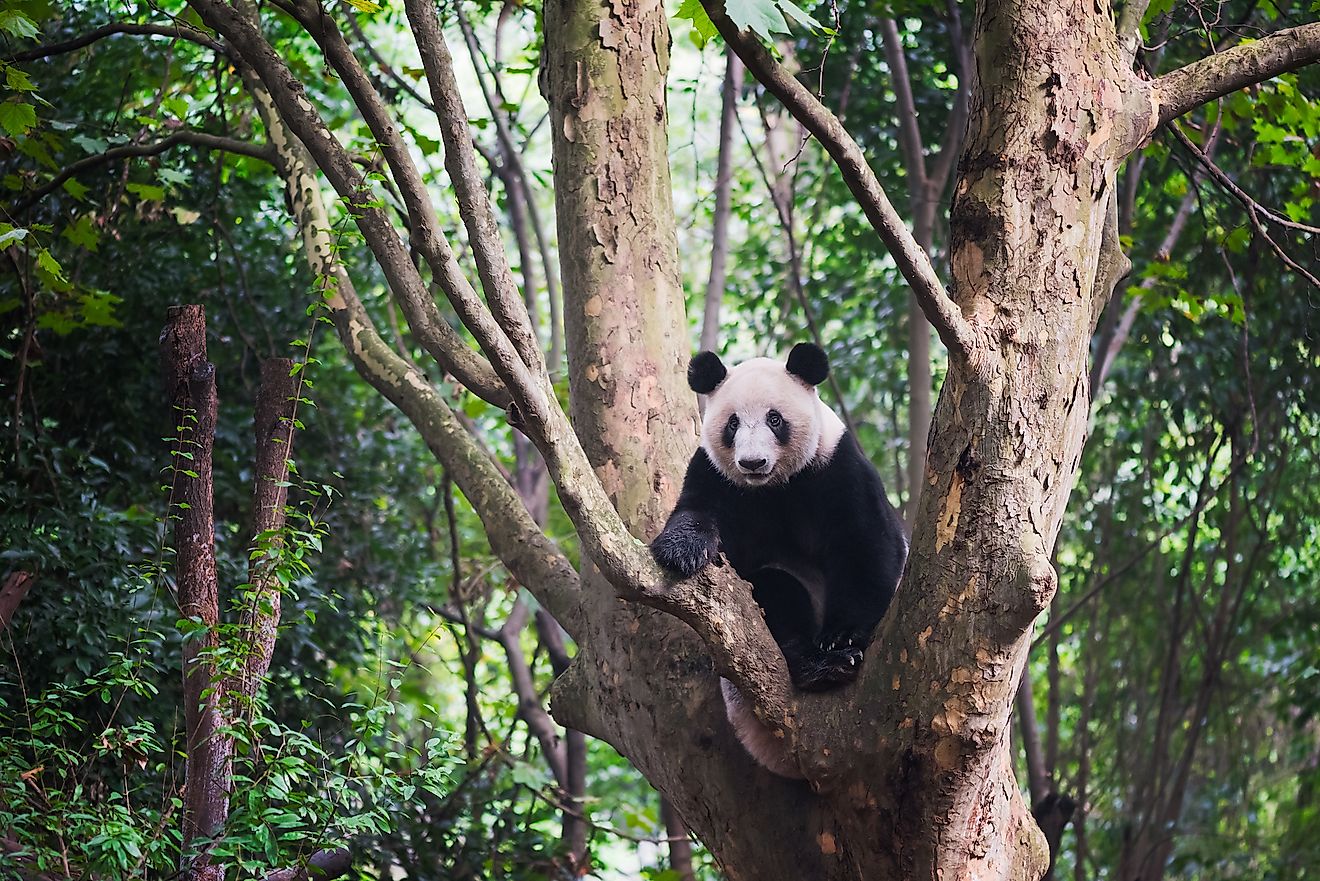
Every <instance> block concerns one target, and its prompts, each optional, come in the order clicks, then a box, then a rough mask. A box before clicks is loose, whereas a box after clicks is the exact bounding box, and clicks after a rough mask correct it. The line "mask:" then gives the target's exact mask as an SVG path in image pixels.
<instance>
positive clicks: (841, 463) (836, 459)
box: [816, 430, 880, 482]
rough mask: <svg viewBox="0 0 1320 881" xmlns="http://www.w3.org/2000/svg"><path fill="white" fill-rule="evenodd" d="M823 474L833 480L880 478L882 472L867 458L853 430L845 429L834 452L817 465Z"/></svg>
mask: <svg viewBox="0 0 1320 881" xmlns="http://www.w3.org/2000/svg"><path fill="white" fill-rule="evenodd" d="M816 468H817V470H819V471H820V473H821V476H823V477H827V478H828V479H829V480H830V481H831V482H833V481H845V482H846V481H850V480H858V479H865V480H868V481H869V480H870V479H871V478H874V479H876V480H879V478H880V473H879V472H878V471H876V470H875V466H874V465H872V464H871V460H870V459H868V458H866V454H865V453H863V452H862V447H861V445H860V444H858V443H857V438H856V437H854V436H853V433H852V432H851V431H847V430H845V431H844V432H843V434H842V435H841V436H840V437H839V442H838V443H837V444H835V445H834V452H833V453H831V454H830V457H829V458H828V459H826V460H825V461H824V462H822V463H821V464H819V465H817V466H816Z"/></svg>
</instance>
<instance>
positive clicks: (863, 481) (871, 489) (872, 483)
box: [817, 431, 902, 531]
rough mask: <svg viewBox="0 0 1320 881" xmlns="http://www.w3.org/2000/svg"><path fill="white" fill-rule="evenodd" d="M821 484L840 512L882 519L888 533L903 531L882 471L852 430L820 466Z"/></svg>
mask: <svg viewBox="0 0 1320 881" xmlns="http://www.w3.org/2000/svg"><path fill="white" fill-rule="evenodd" d="M817 468H818V469H819V471H818V477H817V481H818V484H819V487H820V488H821V490H823V492H824V493H825V495H827V496H828V497H829V498H830V500H831V502H832V504H833V505H834V506H835V507H836V508H838V509H840V510H848V509H850V508H852V509H854V510H857V511H858V513H859V515H861V514H863V512H864V514H865V516H866V518H867V519H868V520H875V519H876V518H879V523H880V524H881V525H882V526H883V528H885V529H886V530H887V531H891V530H899V531H901V530H902V523H901V521H900V520H899V518H898V513H897V512H896V511H895V510H894V508H893V506H892V505H891V504H890V502H889V496H888V495H887V494H886V492H885V486H884V482H883V481H882V480H881V479H880V472H879V471H877V470H876V467H875V465H873V464H872V463H871V460H870V459H868V458H867V457H866V454H865V453H863V452H862V447H861V445H860V444H858V442H857V438H856V437H855V436H854V435H853V433H852V432H851V431H845V432H844V433H843V435H842V437H840V438H839V442H838V444H837V445H836V446H835V448H834V453H833V455H831V456H830V458H829V460H828V461H827V462H824V463H823V464H821V465H818V466H817Z"/></svg>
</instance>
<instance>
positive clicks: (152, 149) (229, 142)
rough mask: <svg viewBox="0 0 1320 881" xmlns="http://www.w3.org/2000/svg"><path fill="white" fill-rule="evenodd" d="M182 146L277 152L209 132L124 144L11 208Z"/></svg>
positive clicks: (268, 157)
mask: <svg viewBox="0 0 1320 881" xmlns="http://www.w3.org/2000/svg"><path fill="white" fill-rule="evenodd" d="M181 145H189V146H194V147H205V148H206V149H208V150H224V151H225V152H227V153H237V154H239V155H241V156H251V157H252V158H254V159H261V160H262V161H264V162H273V161H274V151H273V150H272V149H271V147H270V145H269V144H253V143H250V142H248V141H240V140H238V139H237V138H225V137H221V136H220V135H211V134H207V133H206V132H194V131H181V132H175V133H174V134H172V135H169V136H168V137H165V138H162V139H160V140H159V141H153V142H151V143H148V144H122V145H120V146H118V147H111V148H110V149H108V150H106V151H105V152H103V153H97V154H95V155H94V156H86V157H84V158H82V159H79V160H78V161H77V162H75V163H73V164H72V165H69V166H68V167H67V168H64V169H62V170H61V171H60V172H59V173H58V174H56V175H55V176H54V177H53V178H51V179H50V180H48V181H47V182H46V183H44V184H42V185H41V186H39V187H37V188H36V189H35V190H33V191H32V192H30V193H28V194H27V195H26V196H24V197H23V198H22V199H21V200H19V202H18V203H17V204H16V205H15V206H14V207H13V208H12V209H11V211H12V213H13V214H14V215H19V214H22V213H23V212H24V211H26V210H27V209H29V208H31V207H32V206H33V205H35V204H37V203H38V202H40V201H41V200H42V199H44V198H46V197H47V196H49V195H50V194H51V193H53V192H55V191H56V190H58V189H59V188H60V187H62V186H64V182H65V181H66V180H68V179H69V178H71V177H74V176H76V175H79V174H82V173H83V172H84V171H86V170H88V169H89V168H95V167H96V166H98V165H105V164H107V163H110V162H114V161H115V160H116V159H128V158H135V157H138V156H159V155H160V154H161V153H164V152H165V151H166V150H169V149H171V148H173V147H178V146H181Z"/></svg>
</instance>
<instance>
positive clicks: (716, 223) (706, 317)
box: [701, 50, 743, 351]
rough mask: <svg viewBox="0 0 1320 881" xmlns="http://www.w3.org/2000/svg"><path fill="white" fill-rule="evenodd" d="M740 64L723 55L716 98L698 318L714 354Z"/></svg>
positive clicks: (725, 259)
mask: <svg viewBox="0 0 1320 881" xmlns="http://www.w3.org/2000/svg"><path fill="white" fill-rule="evenodd" d="M742 81H743V71H742V62H741V61H739V60H738V56H737V55H735V54H734V53H733V51H732V50H730V51H728V52H726V53H725V62H724V85H723V87H722V89H721V96H720V143H719V157H718V160H717V163H716V170H715V212H714V218H713V222H712V224H711V234H710V276H709V277H708V278H707V280H706V302H705V308H704V310H703V312H702V319H701V348H702V350H704V351H714V350H715V345H716V343H715V341H716V339H717V338H718V337H719V332H720V306H721V304H722V303H723V302H724V284H725V277H726V265H727V263H728V257H729V214H730V209H729V192H730V189H731V185H732V182H733V126H734V122H735V117H736V116H737V115H738V93H739V92H741V91H742Z"/></svg>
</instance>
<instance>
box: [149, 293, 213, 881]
mask: <svg viewBox="0 0 1320 881" xmlns="http://www.w3.org/2000/svg"><path fill="white" fill-rule="evenodd" d="M160 344H161V363H162V366H163V367H164V371H165V383H166V390H167V393H168V397H169V401H170V406H171V407H172V408H173V415H174V420H175V437H174V439H173V446H172V449H171V455H172V456H173V457H174V461H173V463H172V464H173V466H174V479H173V482H172V485H171V488H170V517H171V519H172V520H173V521H174V553H175V571H176V575H175V585H176V589H177V591H178V602H179V614H180V616H182V617H183V618H184V619H185V620H187V621H190V622H192V623H191V626H193V627H195V628H196V630H195V631H194V632H191V633H189V634H188V636H187V637H186V638H185V639H184V642H183V718H184V743H185V750H186V756H187V760H186V764H185V766H184V784H183V852H184V854H185V857H184V859H185V860H186V862H185V863H184V864H183V865H181V866H180V870H181V872H182V873H183V875H184V877H186V878H190V879H195V881H220V879H222V878H223V877H224V869H223V868H222V867H221V866H216V865H212V864H211V861H210V858H209V857H208V856H207V855H206V853H205V852H202V853H196V852H195V851H194V850H193V848H195V847H196V846H197V845H198V844H199V839H207V838H211V837H213V836H215V835H216V834H217V833H218V832H219V831H220V829H221V826H222V825H223V824H224V819H225V816H226V814H227V813H228V806H229V782H230V781H229V775H228V774H227V773H225V770H226V769H225V763H226V759H227V755H226V754H224V753H223V751H220V750H217V749H216V748H215V747H216V739H215V734H216V732H217V730H219V728H220V725H221V717H220V700H221V695H220V693H219V690H218V686H219V682H218V681H217V680H216V678H215V676H214V668H213V666H212V662H211V660H210V659H209V658H208V657H207V656H206V655H207V653H208V652H211V651H213V650H214V649H215V648H216V647H217V645H218V635H217V632H216V626H217V624H218V623H219V617H220V600H219V592H218V587H217V582H216V571H215V519H214V516H215V515H214V505H213V502H212V487H211V453H212V450H213V449H214V445H215V417H216V406H217V399H216V391H215V366H214V365H213V364H211V362H209V361H207V360H206V313H205V311H204V310H203V309H202V307H201V306H171V307H170V309H169V312H168V313H167V316H166V324H165V330H164V331H163V332H162V333H161V337H160Z"/></svg>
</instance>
